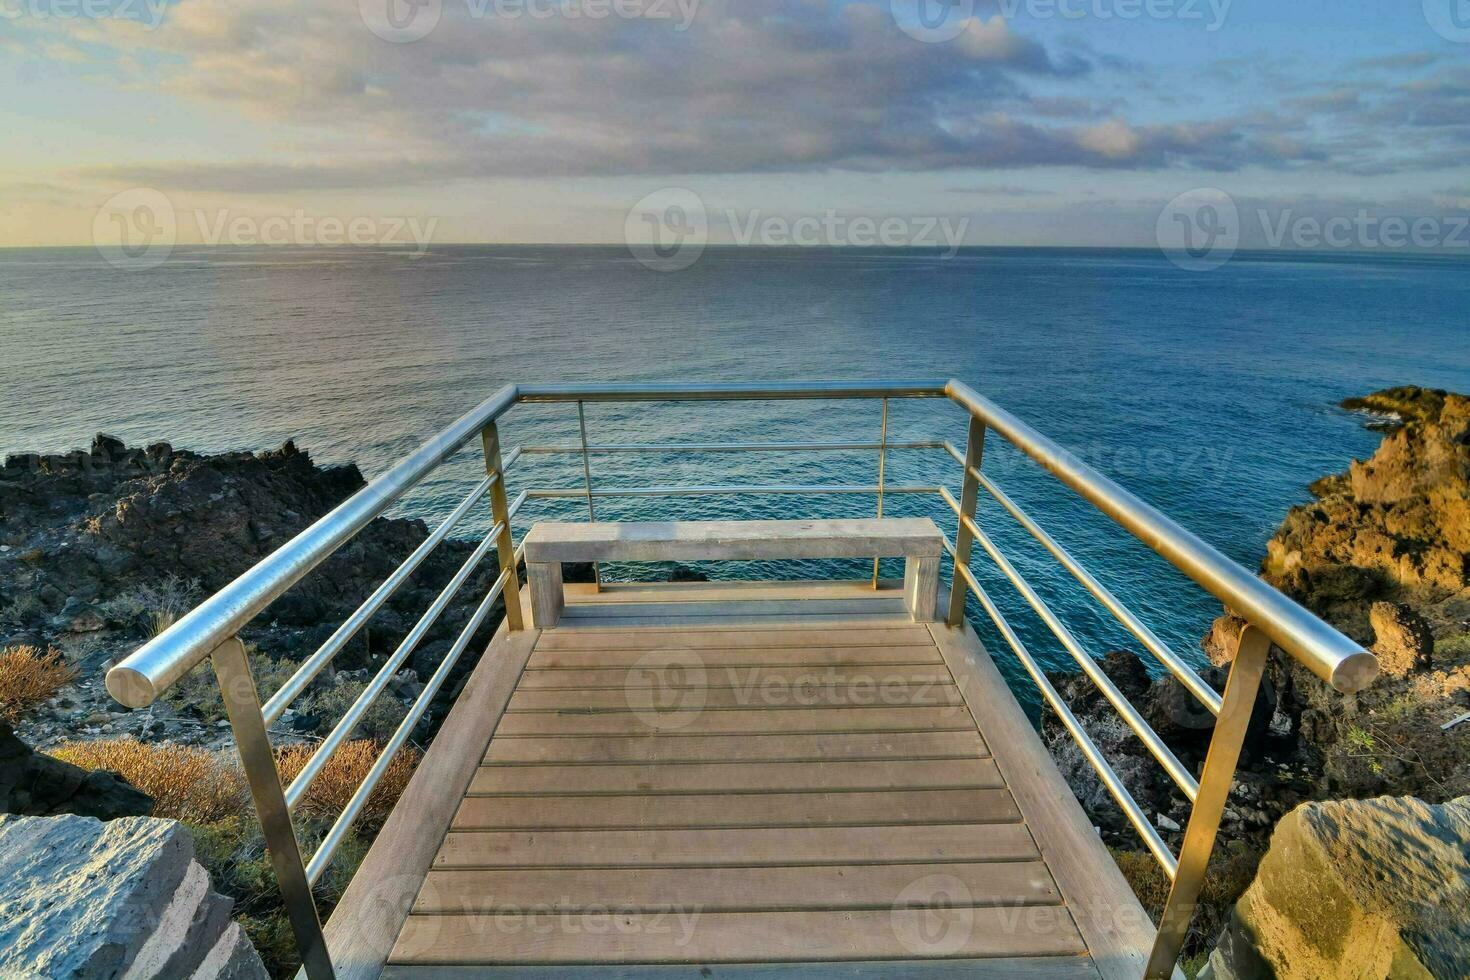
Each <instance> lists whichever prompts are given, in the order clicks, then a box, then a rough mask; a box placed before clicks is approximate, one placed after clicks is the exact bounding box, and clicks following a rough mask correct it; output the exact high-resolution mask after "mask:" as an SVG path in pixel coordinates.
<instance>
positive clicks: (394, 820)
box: [324, 596, 536, 980]
mask: <svg viewBox="0 0 1470 980" xmlns="http://www.w3.org/2000/svg"><path fill="white" fill-rule="evenodd" d="M529 602H530V598H529V596H525V597H524V598H523V601H522V611H523V612H524V613H527V614H529V608H527V607H528V606H529ZM527 621H529V620H527ZM535 643H536V632H535V631H534V630H523V631H520V632H516V633H512V632H509V630H508V629H507V626H506V623H504V622H502V623H501V624H500V628H499V629H498V630H497V631H496V633H495V637H494V639H493V640H492V641H491V643H490V646H489V648H488V649H487V651H486V652H485V654H484V655H483V656H482V657H481V658H480V661H479V663H478V664H477V665H476V666H475V669H474V671H473V672H472V673H471V674H470V677H469V680H468V681H467V682H466V683H465V687H464V690H463V692H462V693H461V694H460V696H459V698H458V699H457V700H456V701H455V703H454V706H453V707H452V708H451V709H450V710H449V715H448V717H446V718H445V720H444V724H443V726H442V727H441V728H440V729H439V733H438V735H437V736H436V737H435V739H434V741H433V743H432V744H430V746H429V750H428V752H426V753H425V755H424V758H423V759H422V760H421V761H420V762H419V765H418V769H417V770H416V771H415V772H414V774H413V777H412V778H411V779H410V780H409V783H408V786H407V787H406V788H405V789H404V791H403V795H402V796H401V797H400V798H399V800H398V804H397V805H396V806H395V807H394V808H393V812H392V813H391V814H389V816H388V820H387V822H386V823H385V824H384V825H383V829H382V830H381V831H380V832H379V833H378V836H377V839H376V840H375V841H374V842H373V846H372V848H371V849H370V850H369V851H368V854H367V857H366V858H364V859H363V862H362V865H361V866H360V867H359V868H358V870H357V873H356V874H355V875H354V876H353V878H352V881H351V883H350V884H349V885H348V886H347V890H346V892H345V893H344V894H343V896H342V899H341V901H340V902H339V903H338V904H337V907H336V910H335V911H334V912H333V914H332V917H331V918H330V919H329V920H328V922H327V924H326V928H325V930H324V931H325V936H326V941H327V949H328V951H329V952H330V955H331V957H332V963H333V964H334V965H335V966H336V973H337V977H338V978H339V980H374V978H376V977H377V976H378V974H379V972H380V971H381V970H382V967H383V964H384V962H385V961H386V960H387V956H388V952H389V949H390V948H391V946H392V941H393V937H395V936H397V935H398V931H399V929H400V928H401V927H402V925H403V922H404V919H405V917H406V916H407V914H408V907H409V906H408V902H407V899H408V898H409V897H410V895H411V894H412V892H413V890H415V889H417V887H418V883H419V882H420V881H422V880H423V878H424V876H425V875H426V874H427V873H428V870H429V866H430V864H431V863H432V862H433V861H434V860H435V852H436V851H437V850H438V848H439V844H440V842H441V841H442V840H443V839H444V835H445V832H446V830H447V829H448V827H449V822H450V818H451V816H452V815H453V813H454V811H455V809H456V808H457V807H458V806H459V804H460V797H461V796H462V795H463V794H464V792H465V790H466V789H468V788H469V784H470V780H471V778H472V777H473V776H474V773H475V770H476V768H477V766H478V764H479V761H480V759H481V757H482V756H483V755H484V753H485V749H486V744H487V743H488V742H489V741H490V732H491V730H492V729H493V728H494V724H495V719H496V718H498V717H499V716H500V713H501V712H502V711H503V710H504V709H505V705H506V703H507V702H508V701H509V700H510V696H511V692H512V690H513V689H514V687H515V682H516V678H517V677H518V676H519V675H520V672H521V668H522V666H523V665H524V664H525V662H526V659H527V658H528V657H529V656H530V654H531V649H532V648H533V647H534V646H535Z"/></svg>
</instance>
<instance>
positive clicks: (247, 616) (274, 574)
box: [107, 385, 516, 708]
mask: <svg viewBox="0 0 1470 980" xmlns="http://www.w3.org/2000/svg"><path fill="white" fill-rule="evenodd" d="M515 402H516V388H515V385H507V386H505V387H504V388H501V389H500V390H499V391H497V392H496V393H495V394H494V395H492V396H490V397H489V398H487V399H485V401H483V402H481V403H480V404H479V405H477V406H476V407H475V408H473V409H471V410H470V411H469V412H466V413H465V414H464V415H463V416H461V417H460V418H459V419H458V420H457V421H456V422H455V423H454V424H453V425H451V426H449V428H447V429H445V430H444V431H443V432H440V433H439V434H438V435H436V436H434V437H433V438H432V439H430V440H429V441H428V442H426V443H424V444H423V445H422V446H420V447H419V448H418V450H417V451H415V452H414V453H413V455H411V456H409V457H408V458H407V459H405V460H404V461H403V462H401V463H399V464H398V465H397V466H394V467H393V468H392V469H390V470H389V471H388V472H386V473H384V474H383V475H382V476H380V477H378V478H377V479H376V480H373V481H372V482H371V483H369V484H368V485H367V486H365V487H363V488H362V489H361V490H359V491H358V492H357V493H355V494H353V495H352V496H351V497H349V498H348V499H347V500H346V501H344V502H343V503H342V504H340V505H339V506H337V507H336V508H334V509H333V510H332V511H331V512H330V513H328V514H327V515H326V516H325V517H323V518H321V520H319V521H317V522H316V523H315V524H313V525H311V526H310V527H308V528H307V529H306V530H304V531H302V532H301V533H300V534H298V535H296V537H294V538H292V539H291V540H290V541H288V542H286V543H285V544H284V545H282V546H281V547H280V548H278V549H277V550H275V551H273V552H272V553H271V554H270V555H269V556H268V557H267V558H265V559H264V560H262V561H261V562H260V563H259V564H258V565H255V566H254V567H253V568H251V569H250V570H249V571H247V572H246V573H245V574H243V575H241V576H240V577H239V578H237V579H235V580H234V581H233V582H231V583H230V584H229V585H227V586H225V587H224V588H223V589H221V590H220V591H218V592H216V593H215V594H214V595H212V596H210V597H209V598H208V599H206V600H204V602H202V603H201V604H200V605H199V606H197V607H196V608H194V609H193V610H192V611H190V612H189V613H188V614H187V615H185V616H183V617H182V618H181V619H180V620H179V621H178V622H177V623H174V624H173V625H172V626H170V627H169V628H168V629H166V630H164V631H163V632H162V633H160V634H158V636H156V637H154V638H153V639H152V640H150V641H149V642H148V643H146V644H145V645H144V646H142V647H141V648H140V649H138V650H137V651H136V652H134V653H133V654H132V655H131V656H129V657H128V658H127V659H126V660H124V661H123V662H122V663H120V664H118V665H117V666H115V667H113V668H112V669H111V670H109V671H108V672H107V690H108V691H109V692H110V693H111V694H112V696H113V697H114V698H116V699H117V700H118V701H119V702H121V703H122V704H125V705H127V706H128V707H130V708H146V707H147V706H148V705H150V704H152V703H153V702H154V701H155V700H157V699H158V696H159V695H160V694H162V693H163V692H164V691H166V690H168V689H169V688H170V687H172V686H173V685H174V684H175V683H177V682H178V680H179V679H180V678H181V677H183V676H184V675H185V674H187V673H188V672H189V671H191V670H193V669H194V668H195V667H197V666H198V665H199V664H200V663H201V662H202V661H203V660H204V658H205V657H207V656H209V655H210V653H211V652H213V651H214V649H215V647H217V646H219V645H220V644H221V643H224V642H225V641H226V640H228V639H230V638H231V637H233V636H234V635H235V634H236V633H238V632H239V631H240V630H241V628H243V627H244V626H245V625H246V624H247V623H249V622H250V621H251V620H252V619H254V618H255V617H256V615H258V614H259V613H260V611H261V610H263V609H265V607H266V606H268V605H270V604H271V603H272V602H274V601H275V600H276V599H278V598H280V596H281V594H282V593H284V592H285V591H286V590H287V589H289V588H290V587H291V586H293V585H295V584H296V583H297V582H299V581H301V579H302V578H304V577H305V576H306V574H307V573H308V572H310V571H311V570H312V569H313V568H316V567H317V566H318V565H320V564H321V563H322V562H324V561H326V560H327V558H329V557H331V556H332V555H333V554H334V553H335V552H336V551H337V549H338V548H340V547H342V546H343V545H344V544H346V543H347V542H348V541H350V540H352V538H353V537H354V536H355V535H356V534H357V532H359V531H361V530H362V529H363V528H365V527H367V526H368V524H370V523H371V522H372V520H373V518H375V517H377V516H378V515H380V514H382V513H383V512H384V511H385V510H387V509H388V508H389V507H391V506H393V503H394V502H395V501H397V500H398V498H400V497H402V496H403V495H404V494H405V493H407V492H408V491H409V490H410V489H412V488H413V487H414V486H415V485H417V484H418V482H419V481H420V480H422V479H423V478H424V477H425V476H426V475H427V474H428V473H429V472H430V471H432V470H433V469H434V468H435V467H437V466H438V465H439V464H440V463H442V462H444V461H445V460H446V459H448V458H449V457H450V456H451V455H453V454H454V452H455V451H456V450H458V449H459V448H460V447H461V446H463V445H464V444H465V443H466V442H468V441H469V440H470V438H471V437H473V436H476V435H479V434H480V431H481V430H482V429H484V428H485V425H486V424H487V423H489V422H491V421H493V420H494V419H496V418H499V417H500V416H501V415H502V414H504V413H505V411H506V409H508V408H510V407H511V406H512V405H514V404H515Z"/></svg>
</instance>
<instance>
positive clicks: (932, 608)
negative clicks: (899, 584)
mask: <svg viewBox="0 0 1470 980" xmlns="http://www.w3.org/2000/svg"><path fill="white" fill-rule="evenodd" d="M903 603H904V605H905V606H907V607H908V610H909V615H910V616H913V617H914V622H916V623H932V622H934V621H935V620H936V619H937V618H938V608H939V556H938V555H935V556H933V557H932V558H909V559H907V560H905V562H904V566H903Z"/></svg>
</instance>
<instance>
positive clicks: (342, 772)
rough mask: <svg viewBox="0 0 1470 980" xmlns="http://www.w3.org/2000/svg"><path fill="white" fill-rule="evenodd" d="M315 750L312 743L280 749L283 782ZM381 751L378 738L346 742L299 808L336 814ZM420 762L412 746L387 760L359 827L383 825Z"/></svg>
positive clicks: (325, 815) (312, 813)
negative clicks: (386, 767) (374, 740)
mask: <svg viewBox="0 0 1470 980" xmlns="http://www.w3.org/2000/svg"><path fill="white" fill-rule="evenodd" d="M315 750H316V746H312V745H292V746H288V747H286V748H284V749H282V750H280V751H279V752H277V753H276V765H277V766H278V767H279V768H280V770H281V782H283V783H289V782H290V781H291V780H293V779H295V778H296V775H297V774H298V773H300V772H301V770H302V769H303V768H304V767H305V766H306V761H307V760H308V759H309V758H311V755H312V753H313V752H314V751H315ZM381 751H382V750H381V747H380V746H379V745H378V743H377V742H372V741H368V740H361V741H356V742H347V743H345V744H344V745H343V746H342V747H341V748H339V749H338V750H337V751H336V752H335V753H334V754H333V755H332V758H331V761H329V762H328V763H327V765H326V768H324V769H323V770H322V773H321V775H320V776H318V777H317V778H316V780H315V781H314V782H313V783H312V784H311V789H310V790H308V791H307V793H306V797H305V798H304V799H303V800H302V801H301V807H300V812H301V813H302V814H304V815H307V816H313V817H320V818H330V817H335V816H336V815H337V814H338V813H340V812H341V811H342V808H343V807H345V806H346V805H347V801H348V800H350V799H352V794H353V793H356V792H357V788H358V787H359V786H361V785H362V781H363V780H364V779H365V778H367V774H368V770H370V769H372V767H373V763H375V762H376V761H377V759H378V754H379V753H380V752H381ZM418 764H419V753H418V752H416V751H414V750H413V749H409V748H405V749H404V750H403V751H401V752H399V753H398V755H397V756H395V757H394V759H393V761H392V762H390V763H389V764H388V771H387V772H385V773H383V778H382V779H381V780H379V781H378V786H377V789H375V790H373V794H372V796H370V797H368V801H367V806H365V807H363V811H362V815H361V816H359V817H358V820H357V826H358V828H360V829H374V828H377V827H380V826H382V824H383V821H384V820H387V819H388V813H389V811H391V810H392V809H393V805H394V804H395V803H397V802H398V797H399V796H400V795H402V793H403V790H404V788H405V787H406V786H407V785H408V780H409V777H411V776H412V775H413V771H414V770H415V769H417V768H418Z"/></svg>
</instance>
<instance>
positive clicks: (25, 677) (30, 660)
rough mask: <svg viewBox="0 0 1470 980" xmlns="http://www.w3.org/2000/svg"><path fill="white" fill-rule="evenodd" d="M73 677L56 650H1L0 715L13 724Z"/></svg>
mask: <svg viewBox="0 0 1470 980" xmlns="http://www.w3.org/2000/svg"><path fill="white" fill-rule="evenodd" d="M76 676H77V672H76V669H75V668H73V667H72V666H71V665H70V664H68V663H67V662H66V661H65V660H63V659H62V656H61V651H59V650H47V651H46V652H45V653H42V652H41V650H40V648H38V647H27V646H18V647H10V648H9V649H7V650H5V651H3V652H0V717H3V718H4V719H5V720H6V721H8V722H10V723H11V724H12V725H13V724H15V723H16V722H18V721H20V720H21V718H23V717H24V716H25V715H27V714H29V713H30V712H31V711H33V710H34V709H35V708H36V706H37V705H39V704H42V703H44V702H45V701H46V699H47V698H49V697H51V696H52V695H53V694H55V693H56V692H57V691H59V690H60V689H61V688H62V686H64V685H66V684H69V683H71V681H72V680H73V679H75V678H76Z"/></svg>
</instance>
